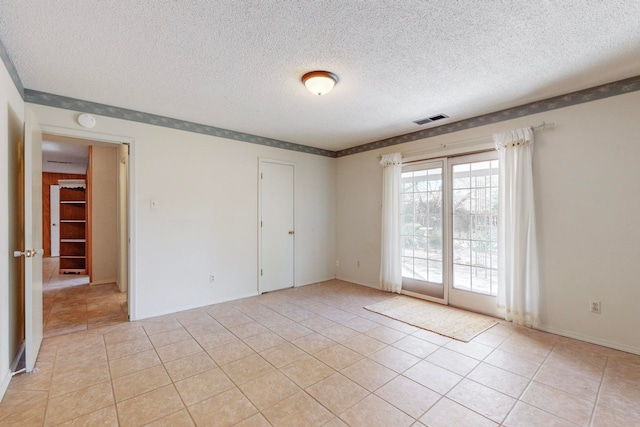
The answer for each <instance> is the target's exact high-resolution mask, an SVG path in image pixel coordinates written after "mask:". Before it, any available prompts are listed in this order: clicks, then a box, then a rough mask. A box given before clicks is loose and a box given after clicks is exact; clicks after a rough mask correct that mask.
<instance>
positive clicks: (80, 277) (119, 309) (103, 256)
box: [42, 133, 128, 337]
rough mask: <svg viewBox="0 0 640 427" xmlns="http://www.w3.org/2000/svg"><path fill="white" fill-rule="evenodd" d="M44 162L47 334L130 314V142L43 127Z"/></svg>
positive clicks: (119, 319) (117, 320)
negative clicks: (76, 135)
mask: <svg viewBox="0 0 640 427" xmlns="http://www.w3.org/2000/svg"><path fill="white" fill-rule="evenodd" d="M42 163H43V207H44V212H43V228H44V230H45V233H44V234H45V239H44V248H45V258H44V260H43V267H44V277H43V321H44V336H45V337H48V336H54V335H60V334H65V333H71V332H77V331H82V330H87V329H92V328H96V327H101V326H108V325H113V324H117V323H120V322H124V321H127V319H128V302H127V301H128V299H127V288H128V286H127V284H128V283H127V277H128V274H127V270H128V267H127V265H126V261H127V260H128V254H127V248H128V245H127V244H126V242H127V241H128V226H127V200H128V197H127V192H128V182H127V178H128V170H127V169H128V147H127V146H124V145H122V144H113V143H104V142H100V141H94V140H88V139H80V138H72V137H66V136H60V135H56V134H49V133H44V134H43V162H42ZM123 169H124V171H123ZM123 172H124V173H123ZM56 194H60V196H59V199H58V203H57V207H58V208H59V211H60V212H61V218H59V219H58V221H57V222H56V221H55V217H56V215H55V211H56V203H54V199H55V195H56ZM56 234H58V235H59V244H60V252H59V253H58V254H57V256H56V252H55V239H54V237H55V235H56ZM123 243H124V244H123ZM122 252H124V253H122Z"/></svg>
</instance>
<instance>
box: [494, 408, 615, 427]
mask: <svg viewBox="0 0 640 427" xmlns="http://www.w3.org/2000/svg"><path fill="white" fill-rule="evenodd" d="M503 425H504V426H506V427H575V426H576V424H573V423H570V422H569V421H567V420H563V419H562V418H558V417H556V416H555V415H552V414H550V413H548V412H545V411H542V410H540V409H538V408H535V407H533V406H531V405H527V404H526V403H524V402H518V403H516V406H515V407H514V408H513V410H512V411H511V413H510V414H509V416H508V417H507V419H506V420H505V422H504V424H503ZM615 425H619V424H607V427H613V426H615Z"/></svg>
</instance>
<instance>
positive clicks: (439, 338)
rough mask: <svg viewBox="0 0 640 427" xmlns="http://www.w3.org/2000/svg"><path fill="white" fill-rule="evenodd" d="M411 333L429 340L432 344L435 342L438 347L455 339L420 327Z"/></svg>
mask: <svg viewBox="0 0 640 427" xmlns="http://www.w3.org/2000/svg"><path fill="white" fill-rule="evenodd" d="M411 335H412V336H413V337H415V338H420V339H421V340H424V341H428V342H430V343H431V344H435V345H437V346H438V347H440V346H443V345H446V344H449V343H450V342H452V341H455V340H453V339H451V338H449V337H445V336H443V335H440V334H436V333H435V332H431V331H427V330H426V329H418V330H417V331H415V332H414V333H412V334H411Z"/></svg>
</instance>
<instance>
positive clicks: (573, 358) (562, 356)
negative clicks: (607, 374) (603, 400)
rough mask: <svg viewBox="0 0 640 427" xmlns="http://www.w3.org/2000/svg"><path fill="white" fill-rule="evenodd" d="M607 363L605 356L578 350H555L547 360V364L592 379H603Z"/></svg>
mask: <svg viewBox="0 0 640 427" xmlns="http://www.w3.org/2000/svg"><path fill="white" fill-rule="evenodd" d="M606 364H607V359H606V357H605V356H601V355H593V354H588V353H582V352H580V351H577V350H554V351H552V352H551V354H549V357H547V359H546V360H545V365H546V366H549V367H553V368H557V369H561V370H563V371H568V372H571V373H573V374H574V375H576V376H581V377H586V378H588V379H590V380H592V381H600V380H601V378H602V374H603V372H604V370H605V366H606Z"/></svg>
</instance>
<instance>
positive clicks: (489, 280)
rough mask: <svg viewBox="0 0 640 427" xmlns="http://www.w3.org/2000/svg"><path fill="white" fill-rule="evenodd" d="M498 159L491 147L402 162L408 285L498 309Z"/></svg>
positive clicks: (477, 307) (413, 290)
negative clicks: (432, 158)
mask: <svg viewBox="0 0 640 427" xmlns="http://www.w3.org/2000/svg"><path fill="white" fill-rule="evenodd" d="M498 167H499V165H498V160H497V155H496V154H495V153H494V152H490V153H480V154H473V155H469V156H462V157H453V158H447V159H438V160H435V161H425V162H419V163H412V164H408V165H405V166H404V167H403V172H402V189H401V202H400V203H401V207H400V215H401V230H400V235H401V236H400V238H401V247H402V275H403V281H402V287H403V292H404V293H406V294H409V295H414V296H419V297H422V298H425V299H429V300H432V301H437V302H441V303H445V304H446V303H449V304H451V305H455V306H459V307H463V308H467V309H469V310H473V311H478V312H483V313H487V314H492V315H495V314H496V310H495V305H496V304H495V296H496V295H497V291H498V274H497V273H498V266H497V260H498V247H497V245H498V243H497V237H498V235H497V230H498Z"/></svg>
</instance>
